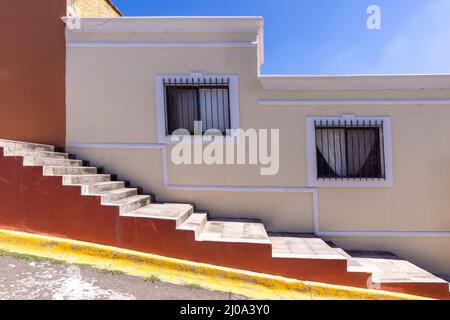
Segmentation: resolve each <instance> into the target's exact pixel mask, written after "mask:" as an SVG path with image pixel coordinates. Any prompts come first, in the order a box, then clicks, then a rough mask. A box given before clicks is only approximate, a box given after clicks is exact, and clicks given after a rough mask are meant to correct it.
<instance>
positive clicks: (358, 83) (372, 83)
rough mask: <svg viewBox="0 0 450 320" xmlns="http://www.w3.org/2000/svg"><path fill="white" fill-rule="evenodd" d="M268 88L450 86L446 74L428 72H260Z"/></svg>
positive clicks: (262, 80) (392, 88) (353, 88)
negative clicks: (319, 73)
mask: <svg viewBox="0 0 450 320" xmlns="http://www.w3.org/2000/svg"><path fill="white" fill-rule="evenodd" d="M259 81H260V82H261V84H262V86H263V88H264V89H268V90H425V89H450V74H430V75H336V76H329V75H323V76H319V75H318V76H314V75H303V76H302V75H292V76H291V75H285V76H284V75H262V76H260V77H259Z"/></svg>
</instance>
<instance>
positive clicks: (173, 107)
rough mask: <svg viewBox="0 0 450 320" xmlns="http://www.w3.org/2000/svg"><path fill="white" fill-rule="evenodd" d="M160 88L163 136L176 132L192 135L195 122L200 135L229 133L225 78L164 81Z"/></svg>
mask: <svg viewBox="0 0 450 320" xmlns="http://www.w3.org/2000/svg"><path fill="white" fill-rule="evenodd" d="M163 86H164V95H165V111H166V112H165V114H166V134H167V135H171V134H172V133H173V132H174V131H175V130H177V129H185V130H187V131H189V133H190V134H194V129H195V127H194V123H195V122H196V121H199V122H201V124H202V134H204V133H205V131H206V130H211V129H215V130H218V131H220V132H221V133H222V134H226V133H227V129H231V125H230V92H229V90H230V80H229V79H228V78H208V79H200V78H197V79H189V78H164V79H163Z"/></svg>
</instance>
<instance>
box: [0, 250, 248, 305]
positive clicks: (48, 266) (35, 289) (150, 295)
mask: <svg viewBox="0 0 450 320" xmlns="http://www.w3.org/2000/svg"><path fill="white" fill-rule="evenodd" d="M0 270H1V271H0V300H23V299H37V300H78V299H81V300H94V299H95V300H124V299H127V300H129V299H131V300H135V299H139V300H160V299H163V300H171V299H174V300H177V299H183V300H191V299H200V300H216V299H224V300H229V299H232V300H236V299H246V298H245V297H242V296H237V295H234V294H229V293H224V292H218V291H209V290H205V289H202V288H199V287H198V286H196V285H191V284H189V283H187V284H186V285H183V286H181V285H175V284H170V283H166V282H162V281H159V279H157V278H148V279H145V278H140V277H133V276H129V275H126V274H122V273H120V272H114V271H102V270H98V269H93V268H91V267H89V266H78V265H68V264H64V263H57V262H53V261H46V260H41V259H36V258H33V257H25V258H23V257H22V258H17V257H14V256H0Z"/></svg>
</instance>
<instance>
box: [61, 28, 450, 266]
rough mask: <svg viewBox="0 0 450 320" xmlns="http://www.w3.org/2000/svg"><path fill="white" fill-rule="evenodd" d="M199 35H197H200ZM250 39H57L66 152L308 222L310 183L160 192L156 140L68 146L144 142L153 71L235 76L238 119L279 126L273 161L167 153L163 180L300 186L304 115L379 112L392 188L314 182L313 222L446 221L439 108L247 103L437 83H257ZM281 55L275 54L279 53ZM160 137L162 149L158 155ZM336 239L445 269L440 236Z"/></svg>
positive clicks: (448, 261)
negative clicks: (63, 55)
mask: <svg viewBox="0 0 450 320" xmlns="http://www.w3.org/2000/svg"><path fill="white" fill-rule="evenodd" d="M202 37H203V39H207V40H208V41H245V40H254V39H255V38H256V34H252V33H207V34H203V35H202V34H199V33H168V34H162V33H153V34H149V33H145V34H128V33H127V34H120V35H112V34H108V35H98V36H94V35H92V34H86V35H82V34H79V33H78V34H69V35H68V41H83V40H84V41H112V40H114V39H116V40H118V41H181V40H183V41H198V40H199V39H202ZM207 40H204V41H207ZM256 56H257V48H256V47H233V48H224V47H208V48H203V47H146V48H144V47H134V48H112V47H107V48H105V47H101V46H99V47H89V48H87V47H69V48H68V50H67V70H68V73H67V143H66V144H67V146H69V151H70V152H73V153H76V154H77V155H78V156H80V158H85V159H87V160H90V161H91V162H92V163H93V164H95V165H100V166H104V167H105V168H106V170H107V171H108V172H111V173H117V174H118V175H119V177H120V178H122V179H129V180H130V181H131V182H132V184H133V185H136V186H140V187H143V188H144V190H145V191H147V192H152V193H155V194H156V196H157V199H158V200H161V201H169V200H170V201H186V202H194V203H197V207H198V209H201V210H209V212H210V214H211V215H212V216H216V217H218V216H220V217H247V218H260V219H262V221H263V222H264V224H265V225H266V226H267V228H268V229H269V230H273V231H290V232H312V231H313V204H312V194H311V193H300V192H299V193H295V192H294V193H286V192H234V191H233V192H230V191H171V190H167V189H166V188H165V187H164V184H163V174H162V168H163V163H162V160H163V159H162V153H161V150H160V149H121V148H116V149H95V148H73V147H72V148H70V146H73V145H74V144H92V143H101V144H107V143H113V144H114V143H115V144H117V143H121V144H135V143H143V144H155V143H157V130H156V93H155V76H156V75H157V74H189V73H190V72H192V71H200V72H203V73H205V74H208V73H212V74H236V75H238V76H239V100H240V101H239V102H240V112H239V114H240V126H241V127H242V128H244V129H246V128H269V129H270V128H279V129H280V170H279V173H278V174H277V175H274V176H261V175H260V174H259V166H251V165H246V166H240V165H216V166H205V165H183V166H176V165H174V164H173V163H171V161H170V160H169V161H168V162H167V163H166V165H167V172H168V178H169V184H170V185H203V186H204V185H211V186H288V187H307V184H308V182H307V157H306V128H305V117H307V116H340V115H342V114H349V113H352V114H355V115H357V116H390V117H391V119H392V145H393V172H394V187H392V188H381V187H380V188H374V187H360V188H356V187H353V188H342V187H341V188H319V189H318V198H319V202H318V206H319V217H320V219H319V222H320V228H321V231H447V232H448V231H450V197H449V190H450V147H448V141H450V139H449V138H450V127H449V126H448V121H449V119H450V106H447V105H440V106H439V105H427V106H408V105H405V106H399V105H395V106H394V105H391V106H390V105H384V106H383V105H377V106H365V105H360V106H358V105H352V106H315V107H312V106H308V107H305V106H259V105H258V103H257V102H258V100H259V99H427V98H429V99H443V98H445V99H448V98H449V97H450V90H449V89H439V90H407V89H404V90H388V89H385V90H356V89H353V90H265V89H263V86H262V84H261V82H260V81H259V80H258V64H257V60H256ZM280 58H282V57H280ZM170 150H171V146H169V147H168V154H169V155H170ZM332 240H334V241H336V242H337V243H338V244H341V245H343V247H344V248H350V249H365V250H369V249H377V250H383V249H384V250H389V251H392V252H394V253H397V254H399V255H404V256H405V257H406V258H410V259H411V260H412V261H414V262H416V263H418V264H419V265H423V266H425V267H428V268H430V270H432V271H435V272H438V273H450V238H449V237H442V238H432V237H426V238H407V237H402V238H368V237H367V238H364V237H352V238H349V237H340V238H333V239H332Z"/></svg>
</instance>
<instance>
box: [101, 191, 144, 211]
mask: <svg viewBox="0 0 450 320" xmlns="http://www.w3.org/2000/svg"><path fill="white" fill-rule="evenodd" d="M150 202H151V198H150V196H147V195H136V196H132V197H128V198H125V199H120V200H116V201H111V202H108V203H105V204H103V205H105V206H117V207H119V213H120V214H121V215H124V214H125V213H127V212H131V211H135V210H137V209H139V208H142V207H145V206H147V205H149V204H150Z"/></svg>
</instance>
